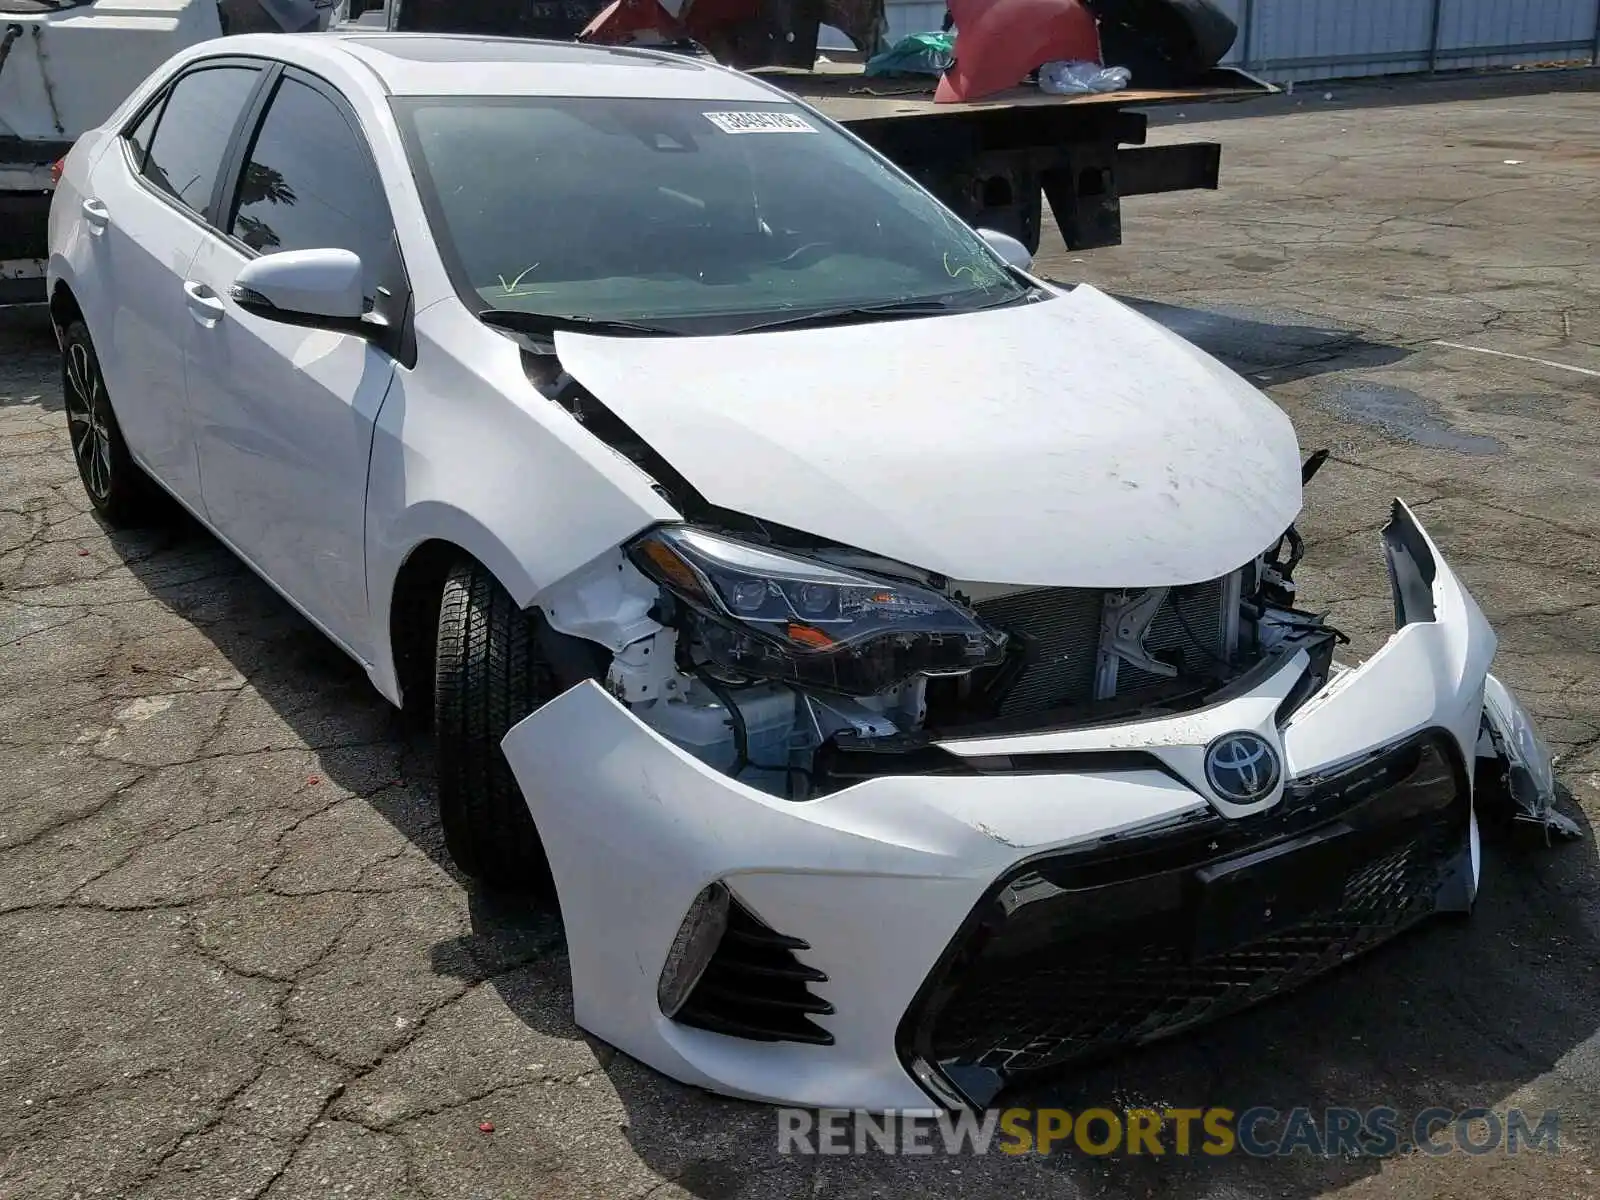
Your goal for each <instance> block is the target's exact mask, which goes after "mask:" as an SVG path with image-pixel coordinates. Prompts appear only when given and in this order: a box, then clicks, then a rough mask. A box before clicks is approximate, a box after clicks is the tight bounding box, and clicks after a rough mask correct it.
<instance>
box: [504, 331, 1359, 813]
mask: <svg viewBox="0 0 1600 1200" xmlns="http://www.w3.org/2000/svg"><path fill="white" fill-rule="evenodd" d="M518 340H519V341H522V342H523V345H524V354H523V361H524V366H525V369H526V370H527V374H528V378H529V380H530V382H532V383H533V384H534V386H535V387H536V388H538V390H539V391H540V392H541V393H542V394H543V395H545V396H546V397H547V398H548V399H550V400H552V401H555V402H556V403H558V404H560V405H561V406H562V407H564V408H565V409H566V410H567V411H568V412H569V413H570V414H571V415H572V416H573V418H574V419H576V420H577V421H578V422H579V423H580V424H582V425H583V426H584V427H585V428H586V429H587V430H588V431H589V432H591V433H592V434H594V435H595V436H596V437H598V438H599V439H600V440H601V441H602V442H604V443H605V444H606V445H608V446H609V447H610V448H611V449H612V450H613V451H614V452H616V453H617V454H618V455H619V456H620V457H621V458H623V459H625V460H627V461H628V462H630V463H631V464H632V465H633V466H634V467H636V468H637V469H639V470H640V471H641V472H643V473H644V474H645V475H646V476H648V477H649V478H650V479H651V481H652V484H653V486H654V487H655V488H656V489H657V490H658V491H659V492H661V493H662V494H663V495H664V496H666V497H667V498H668V499H670V500H671V501H672V503H673V504H674V505H675V506H676V507H677V508H678V510H679V511H680V512H682V513H683V514H684V516H685V518H686V523H685V524H684V525H682V526H672V527H664V528H660V529H656V530H652V531H650V532H648V533H646V534H645V535H643V536H642V537H641V538H639V539H638V540H636V541H635V542H633V543H631V544H630V545H628V546H625V547H621V548H619V549H618V551H617V552H616V554H615V555H614V556H613V557H609V558H608V559H607V560H606V561H605V562H604V563H601V564H596V565H595V566H594V567H593V568H592V569H591V571H590V572H588V573H586V574H584V575H583V576H582V577H580V578H577V579H574V580H570V581H566V583H565V585H564V586H563V587H562V588H560V589H557V590H556V591H555V593H554V594H552V595H549V596H546V597H544V598H542V608H543V610H544V612H545V613H546V615H547V617H548V618H549V620H550V623H551V625H552V627H553V628H554V629H556V630H557V631H559V632H561V633H565V634H568V635H573V636H577V637H583V638H587V639H589V640H590V641H591V642H599V643H601V644H602V645H604V646H605V647H606V648H607V649H609V650H610V651H611V656H610V661H609V665H608V667H607V668H606V670H605V678H604V683H605V686H606V687H607V689H608V690H609V691H610V692H611V694H612V695H613V696H615V697H616V698H617V699H618V700H619V701H621V702H622V703H624V704H625V705H627V707H628V708H629V710H630V711H631V712H632V713H633V715H634V716H635V717H637V718H638V719H639V720H640V721H641V722H643V723H644V724H646V725H648V726H650V727H651V728H652V729H653V730H655V731H656V732H657V733H659V734H660V735H661V736H663V737H664V738H666V739H668V740H669V741H671V742H672V743H674V744H675V745H677V746H679V747H680V748H682V749H684V750H685V751H687V752H689V753H691V754H693V755H694V756H695V757H697V758H699V759H700V760H701V761H703V762H705V763H706V764H707V765H709V766H711V767H714V768H715V769H717V770H719V771H722V772H724V773H725V774H728V775H730V776H732V777H734V778H737V779H739V780H740V781H741V782H743V783H745V784H747V785H749V786H751V787H755V788H758V789H760V790H762V791H765V792H768V793H769V794H772V795H776V796H782V797H786V798H790V799H795V800H804V799H808V798H811V797H814V796H818V795H823V794H826V793H828V792H830V791H834V790H837V789H839V788H840V787H844V786H848V785H849V784H850V783H852V782H857V781H859V780H861V779H864V778H870V777H872V776H874V775H884V774H926V773H930V772H955V771H971V770H973V769H974V768H973V767H972V765H971V764H970V763H967V762H964V761H962V760H960V759H958V758H957V757H956V756H954V755H950V754H948V753H946V752H944V751H942V750H941V749H940V748H939V746H938V743H939V742H940V741H941V740H950V739H953V738H962V737H976V736H996V735H1009V734H1020V733H1039V732H1047V731H1051V730H1059V729H1069V728H1082V727H1084V726H1087V725H1095V724H1102V723H1109V722H1118V721H1130V720H1135V719H1146V718H1149V717H1154V716H1170V715H1175V714H1179V713H1183V712H1187V711H1193V710H1195V709H1198V708H1204V707H1206V706H1208V705H1210V704H1214V703H1220V702H1221V701H1223V700H1225V699H1227V698H1228V697H1229V696H1230V695H1233V694H1237V693H1238V692H1240V691H1241V690H1243V689H1248V688H1249V687H1251V686H1253V685H1254V684H1255V683H1257V682H1259V681H1260V680H1261V679H1263V678H1265V677H1267V676H1268V675H1270V674H1272V673H1274V672H1276V671H1277V670H1280V669H1281V668H1282V666H1283V664H1284V663H1285V662H1287V661H1288V660H1289V659H1290V658H1292V657H1293V656H1294V655H1295V654H1297V653H1300V652H1302V651H1304V652H1305V653H1306V655H1307V659H1308V662H1309V664H1310V665H1309V666H1308V668H1307V670H1306V672H1305V674H1304V676H1303V677H1302V679H1301V681H1300V684H1299V685H1298V686H1297V687H1296V689H1295V691H1294V693H1293V694H1292V695H1291V696H1290V697H1289V698H1288V700H1286V701H1285V704H1284V710H1283V711H1281V712H1280V715H1279V719H1280V721H1282V720H1285V719H1287V717H1288V715H1289V713H1290V712H1292V711H1293V709H1294V708H1295V707H1298V705H1299V704H1301V703H1303V702H1304V701H1305V700H1307V699H1309V698H1310V697H1311V696H1312V695H1315V694H1316V693H1317V692H1318V691H1319V690H1320V689H1321V688H1322V686H1323V685H1324V684H1325V683H1326V682H1327V680H1328V679H1329V677H1330V675H1331V674H1332V672H1333V670H1334V668H1333V650H1334V647H1335V646H1336V644H1337V643H1338V642H1340V641H1342V640H1345V639H1344V637H1343V635H1342V634H1341V633H1339V631H1338V630H1336V629H1335V628H1333V627H1332V626H1331V625H1329V624H1328V623H1327V622H1326V620H1325V619H1324V618H1323V617H1322V616H1320V615H1318V614H1315V613H1311V612H1307V611H1303V610H1302V609H1300V608H1298V607H1297V605H1296V600H1297V594H1296V586H1295V583H1294V572H1295V568H1296V567H1297V566H1298V565H1299V563H1300V560H1301V557H1302V556H1303V553H1304V544H1303V542H1302V541H1301V539H1300V537H1299V535H1298V534H1297V533H1296V531H1295V530H1294V528H1293V526H1290V527H1289V528H1288V529H1286V530H1285V531H1284V533H1283V535H1282V536H1281V537H1279V538H1278V539H1277V541H1276V542H1275V543H1274V544H1273V545H1272V546H1269V547H1267V548H1266V549H1265V550H1263V552H1262V553H1261V554H1259V555H1257V556H1256V557H1255V558H1253V559H1252V560H1251V561H1249V562H1247V563H1244V564H1243V565H1241V566H1240V567H1239V568H1237V569H1236V570H1234V571H1231V572H1229V573H1227V574H1226V575H1224V576H1222V577H1220V578H1217V579H1212V580H1206V581H1202V582H1199V583H1193V584H1186V585H1182V586H1173V587H1141V588H1127V589H1117V588H1051V587H1018V586H1014V585H1010V586H1008V585H1005V584H997V583H989V582H973V581H960V580H951V579H948V578H945V577H943V576H940V575H937V574H934V573H931V572H927V571H923V570H919V569H916V568H914V567H910V566H908V565H906V564H904V563H899V562H895V561H892V560H888V559H884V558H882V557H880V556H877V555H873V554H871V553H869V552H865V551H862V550H859V549H855V548H852V547H849V546H842V545H837V544H834V543H831V542H827V541H825V540H822V539H818V538H815V537H812V536H810V535H807V534H805V533H803V532H801V531H797V530H793V529H788V528H785V527H782V526H777V525H774V524H772V523H770V522H764V521H761V520H758V519H756V518H752V517H748V516H746V515H744V514H741V513H736V512H730V511H728V510H726V509H721V508H717V507H715V506H713V505H711V504H709V503H707V502H706V501H705V500H704V498H703V497H701V496H700V495H699V494H698V493H697V492H696V491H695V490H694V488H693V487H692V486H691V485H690V484H689V483H688V482H687V481H686V480H685V479H684V478H683V477H682V476H681V475H680V474H679V473H678V472H677V471H675V470H674V469H673V468H672V466H671V464H669V463H667V462H666V461H664V460H663V459H662V458H661V457H660V456H659V455H657V454H656V453H655V452H654V451H653V450H652V449H651V448H650V447H649V446H648V445H647V444H646V443H645V442H644V440H643V439H642V438H639V437H638V436H637V435H636V434H635V433H634V432H633V431H632V430H631V429H630V428H628V426H627V425H626V424H625V423H624V422H622V421H620V420H619V419H618V418H617V417H616V416H615V415H614V414H613V413H611V412H610V410H609V409H607V408H606V407H605V406H604V405H602V404H601V403H599V402H598V401H597V400H596V399H595V398H594V397H593V396H592V395H591V394H590V393H589V392H588V391H587V389H585V388H584V387H583V386H582V385H581V384H579V383H578V382H577V381H576V380H575V379H573V377H572V376H571V375H569V374H568V373H567V372H566V371H565V370H564V369H562V367H561V364H560V360H559V359H558V358H557V357H556V355H555V354H554V353H553V347H550V346H547V345H542V344H530V343H529V342H528V341H526V340H524V339H520V338H519V339H518ZM1324 461H1326V453H1325V452H1322V453H1319V454H1317V455H1313V456H1312V458H1311V459H1310V460H1308V461H1307V463H1306V464H1305V468H1304V470H1303V482H1309V480H1310V478H1311V476H1313V475H1314V474H1315V473H1316V471H1317V469H1318V468H1319V467H1320V466H1321V465H1322V463H1323V462H1324ZM602 581H603V586H602ZM608 610H609V611H608ZM580 613H581V614H582V615H576V616H575V614H580ZM613 613H614V614H616V615H615V616H613V615H612V614H613Z"/></svg>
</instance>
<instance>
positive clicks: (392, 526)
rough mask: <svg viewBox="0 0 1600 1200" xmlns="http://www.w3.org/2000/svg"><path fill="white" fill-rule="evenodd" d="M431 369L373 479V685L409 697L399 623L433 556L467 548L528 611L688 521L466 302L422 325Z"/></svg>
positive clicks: (373, 465) (385, 439)
mask: <svg viewBox="0 0 1600 1200" xmlns="http://www.w3.org/2000/svg"><path fill="white" fill-rule="evenodd" d="M416 321H417V356H418V363H419V367H418V369H416V370H411V371H405V370H402V371H399V372H397V374H396V377H395V382H394V386H393V387H391V388H390V389H389V394H388V396H387V397H386V398H385V400H384V403H383V408H382V410H381V411H380V412H379V414H378V418H377V423H376V427H375V429H374V432H373V442H372V458H371V462H370V465H369V467H368V475H367V512H366V554H367V596H368V608H369V612H370V617H371V622H372V628H371V633H372V638H371V644H372V645H373V646H374V647H375V649H374V652H373V667H372V671H371V674H372V679H373V683H374V684H375V685H376V686H377V687H378V689H379V691H381V692H383V694H384V695H385V696H388V697H389V698H390V699H391V700H393V699H395V698H396V697H397V695H398V687H397V684H396V681H395V671H394V662H393V649H392V647H391V646H390V645H389V612H390V608H391V604H392V600H393V594H394V586H395V580H396V578H397V577H398V575H399V573H400V568H401V566H402V565H403V564H404V563H405V561H406V559H407V557H408V556H409V555H410V554H411V553H412V552H413V551H414V550H415V549H416V548H417V547H418V546H420V545H421V544H422V543H424V542H427V541H430V540H438V541H443V542H447V543H450V544H452V545H455V546H458V547H459V548H460V549H461V550H462V551H464V552H465V553H467V554H470V555H472V556H473V557H475V558H476V559H477V560H478V561H479V562H481V563H483V565H484V566H485V567H487V568H488V569H489V570H490V571H491V572H493V574H494V576H495V577H496V578H497V579H498V580H499V581H500V583H501V584H502V585H503V586H504V587H505V589H506V591H507V592H509V593H510V594H511V598H512V599H513V600H514V601H516V603H517V604H518V605H520V606H522V607H524V608H526V607H528V606H530V605H531V604H533V603H534V598H535V597H536V596H537V595H538V594H539V593H540V591H542V590H543V589H545V588H547V587H550V586H551V585H553V584H555V583H557V582H559V581H560V580H563V579H565V578H567V577H568V576H570V575H572V574H573V573H574V572H575V571H578V570H579V569H580V568H582V567H584V566H586V565H587V564H589V563H592V562H594V561H595V560H597V559H599V558H600V557H601V556H602V555H604V554H606V553H608V552H610V551H612V550H614V549H615V548H616V547H617V546H618V545H620V544H622V543H623V542H625V541H626V540H627V539H629V538H630V537H632V536H633V535H635V534H636V533H638V532H639V531H640V530H641V529H644V528H646V527H647V526H649V525H652V524H655V523H656V522H658V521H666V520H673V519H676V518H677V517H678V515H679V514H678V512H677V510H676V509H674V508H673V507H672V506H671V505H670V504H668V503H667V501H666V500H664V499H662V497H661V496H660V495H658V494H657V493H656V492H655V491H654V490H653V488H652V486H651V481H650V480H649V479H647V478H646V477H645V476H644V474H643V472H641V471H640V470H639V469H638V468H637V467H635V466H633V464H631V463H629V462H626V461H625V460H623V459H622V458H621V457H620V456H619V455H618V454H617V453H616V452H615V451H613V450H611V449H610V448H609V447H607V446H606V445H605V444H603V443H602V442H601V441H600V440H599V439H598V438H596V437H594V436H593V435H592V434H590V433H589V432H588V431H587V430H586V429H584V428H583V426H582V425H580V424H579V423H578V422H577V421H576V420H575V419H574V418H573V416H572V415H571V414H570V413H569V412H567V410H566V409H564V408H562V407H561V406H560V405H559V404H557V403H556V402H555V401H553V400H549V399H547V398H546V397H545V396H544V395H542V394H541V393H540V392H539V391H538V390H537V389H536V388H535V387H534V385H533V384H532V383H531V382H529V379H528V375H527V372H526V370H525V369H524V367H523V364H522V359H521V351H520V350H519V348H518V347H517V346H516V345H515V344H514V343H513V342H511V341H510V340H509V339H507V338H505V337H503V336H501V335H500V334H498V333H495V332H494V331H492V330H490V329H489V328H488V327H487V326H485V325H483V324H482V323H480V322H479V321H478V320H477V319H476V318H474V317H473V315H472V314H471V313H469V312H468V311H467V310H466V309H465V308H464V307H462V306H461V305H460V304H459V303H458V302H456V301H455V300H453V299H452V300H448V301H441V302H440V303H438V304H435V305H433V306H432V307H430V308H428V309H425V310H423V311H422V312H421V313H419V314H418V315H417V318H416Z"/></svg>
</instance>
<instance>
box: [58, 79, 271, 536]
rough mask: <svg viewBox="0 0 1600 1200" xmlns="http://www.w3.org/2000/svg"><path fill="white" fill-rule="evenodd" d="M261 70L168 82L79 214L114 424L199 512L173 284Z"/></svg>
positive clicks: (195, 244) (99, 175) (185, 318)
mask: <svg viewBox="0 0 1600 1200" xmlns="http://www.w3.org/2000/svg"><path fill="white" fill-rule="evenodd" d="M264 68H265V64H264V63H262V62H260V61H254V62H252V61H250V60H247V59H232V60H223V59H218V60H207V61H206V62H204V63H202V64H200V65H198V66H196V67H195V68H194V69H192V70H189V71H186V72H184V73H183V74H182V75H180V76H178V78H177V79H176V80H175V81H174V82H173V83H172V84H171V85H169V86H168V87H167V88H165V89H163V90H162V91H161V92H159V93H158V94H157V95H156V96H155V97H154V98H153V99H152V100H151V102H150V103H149V104H148V105H147V106H146V107H145V108H144V109H143V110H141V111H140V112H139V113H138V114H137V115H136V116H135V117H134V119H133V121H132V122H131V123H130V124H129V126H128V127H127V128H126V130H125V131H124V132H123V133H122V134H121V135H120V136H119V138H118V142H119V144H118V145H116V146H113V147H111V148H110V149H109V150H108V151H107V152H106V153H104V154H101V155H100V156H99V158H98V159H97V160H96V162H95V164H94V166H93V168H92V169H91V170H90V171H89V175H88V183H87V187H86V189H85V193H84V196H83V199H82V201H81V203H80V219H81V220H82V221H83V224H84V227H85V228H86V229H87V230H88V232H89V234H90V237H89V239H88V241H89V242H90V243H91V246H90V256H89V270H88V276H89V277H88V278H87V279H83V278H82V276H81V275H80V280H81V283H82V285H83V286H80V288H79V291H80V292H81V293H82V295H81V302H82V304H83V308H84V312H85V315H86V318H87V320H88V323H89V333H90V336H91V337H93V338H94V340H95V349H96V351H97V353H98V356H99V358H100V365H101V370H102V371H103V372H104V374H105V379H106V386H107V388H108V389H109V391H110V394H111V402H112V404H113V405H114V406H115V408H116V412H117V421H118V423H119V424H120V425H121V426H122V432H123V436H124V437H125V438H126V439H127V442H128V446H129V449H130V450H132V452H133V454H134V456H135V457H136V458H137V459H138V460H139V461H140V462H141V463H142V464H143V465H144V466H145V468H146V469H147V470H149V471H150V473H151V474H153V475H154V476H155V477H156V478H157V479H159V480H160V481H161V482H162V483H163V484H165V485H166V486H167V487H168V488H170V489H171V490H172V491H173V492H174V493H175V494H176V495H177V496H178V497H179V498H180V499H181V500H183V501H184V503H186V504H188V505H189V506H190V507H191V508H193V509H195V510H196V511H199V512H203V511H204V509H203V507H202V500H201V494H200V475H199V468H198V464H197V461H196V457H195V444H194V434H193V428H192V423H191V421H190V417H189V409H188V405H187V403H186V400H185V388H184V338H185V331H186V329H187V328H188V327H189V326H190V325H191V324H192V322H191V320H190V318H189V315H188V311H187V307H186V298H185V295H184V291H183V282H184V279H185V278H186V277H187V272H188V269H189V264H190V262H191V261H192V260H193V259H194V255H195V251H196V250H198V249H199V247H200V242H201V239H202V238H203V237H204V236H205V226H206V222H207V221H210V220H214V219H215V214H214V212H213V205H214V203H215V194H216V191H217V188H216V186H215V185H216V184H217V182H218V180H219V178H220V176H221V173H222V162H223V158H224V156H225V155H226V153H227V150H228V146H229V142H230V140H231V139H232V138H233V135H234V132H235V126H236V125H237V124H238V123H239V122H240V120H241V119H242V118H243V115H244V112H245V109H246V106H247V103H248V101H249V100H250V97H251V94H252V92H253V91H254V90H255V88H256V85H257V84H258V83H260V82H261V80H262V78H263V70H264Z"/></svg>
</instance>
